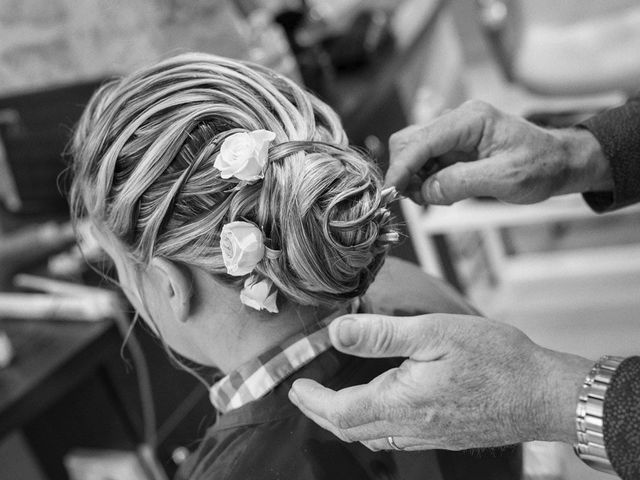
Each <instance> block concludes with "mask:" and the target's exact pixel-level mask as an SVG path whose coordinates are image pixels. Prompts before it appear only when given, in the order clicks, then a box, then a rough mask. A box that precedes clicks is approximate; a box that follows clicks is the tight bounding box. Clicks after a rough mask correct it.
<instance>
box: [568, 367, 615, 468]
mask: <svg viewBox="0 0 640 480" xmlns="http://www.w3.org/2000/svg"><path fill="white" fill-rule="evenodd" d="M623 360H624V358H623V357H612V356H607V355H605V356H604V357H602V358H600V360H598V361H597V362H596V364H595V365H594V366H593V368H592V369H591V371H590V372H589V374H588V375H587V377H586V378H585V380H584V383H583V385H582V389H581V390H580V397H579V399H578V407H577V408H576V430H577V435H578V442H577V443H576V444H574V446H573V448H574V450H575V452H576V454H577V455H578V457H580V459H581V460H582V461H583V462H584V463H586V464H587V465H589V466H590V467H591V468H595V469H596V470H600V471H602V472H606V473H613V474H615V471H614V470H613V467H612V466H611V462H610V461H609V457H608V456H607V451H606V449H605V446H604V433H603V411H604V397H605V395H606V393H607V389H608V388H609V384H610V383H611V378H612V377H613V373H614V372H615V371H616V369H617V368H618V366H619V365H620V363H622V361H623Z"/></svg>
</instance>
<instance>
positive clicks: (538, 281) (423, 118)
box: [0, 0, 640, 480]
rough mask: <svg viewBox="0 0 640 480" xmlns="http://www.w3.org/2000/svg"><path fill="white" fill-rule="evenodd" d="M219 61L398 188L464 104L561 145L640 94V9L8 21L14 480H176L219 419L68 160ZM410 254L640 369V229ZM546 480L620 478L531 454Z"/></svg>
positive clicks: (162, 12)
mask: <svg viewBox="0 0 640 480" xmlns="http://www.w3.org/2000/svg"><path fill="white" fill-rule="evenodd" d="M185 51H204V52H211V53H216V54H220V55H225V56H230V57H234V58H241V59H248V60H252V61H255V62H259V63H262V64H264V65H266V66H269V67H271V68H273V69H275V70H277V71H279V72H281V73H283V74H285V75H288V76H290V77H292V78H293V79H295V80H296V81H298V82H300V83H301V84H304V85H305V86H306V87H308V88H309V89H310V90H312V91H314V92H315V93H316V94H317V95H319V96H320V97H321V98H323V99H324V100H325V101H327V102H328V103H329V104H331V105H332V106H333V107H334V108H335V109H336V110H337V111H338V112H339V113H340V115H341V116H342V119H343V122H344V125H345V129H346V130H347V133H348V134H349V136H350V139H351V141H352V143H354V144H356V145H360V146H363V147H365V148H367V149H368V150H369V151H370V152H371V154H372V155H373V156H374V157H375V158H376V159H377V161H379V162H380V164H381V165H382V167H383V168H386V164H387V162H388V158H387V141H388V138H389V136H390V135H391V134H392V133H393V132H395V131H397V130H399V129H401V128H403V127H404V126H406V125H408V124H410V123H424V122H428V121H429V120H431V119H432V118H434V117H435V116H437V115H439V114H440V113H442V112H443V111H444V110H446V109H449V108H453V107H455V106H457V105H459V104H460V103H462V102H464V101H465V100H468V99H471V98H476V99H481V100H485V101H488V102H489V103H492V104H493V105H495V106H496V107H497V108H499V109H502V110H504V111H506V112H509V113H513V114H517V115H522V116H525V117H527V118H528V119H530V120H531V121H533V122H535V123H538V124H540V125H543V126H547V127H550V128H559V127H566V126H570V125H573V124H575V123H577V122H579V121H581V120H583V119H585V118H588V117H589V116H591V115H593V114H595V113H597V112H599V111H602V110H604V109H607V108H610V107H613V106H616V105H619V104H621V103H623V102H624V101H625V99H626V98H627V97H628V96H629V95H630V94H632V93H633V92H635V91H637V90H638V89H640V80H639V79H640V55H638V51H640V4H639V3H638V2H637V0H607V1H604V0H563V1H562V2H558V1H554V0H476V1H471V0H403V1H402V0H397V1H392V0H373V1H364V0H267V1H260V0H235V1H232V0H199V1H195V0H138V1H135V2H131V1H126V0H0V291H1V292H0V365H1V366H2V367H1V368H0V480H13V479H36V480H40V479H42V480H45V479H52V480H53V479H67V478H71V479H78V480H80V479H94V478H96V479H98V478H107V476H106V475H107V474H109V475H111V477H110V478H119V479H125V480H126V479H130V478H131V479H138V478H163V477H164V476H166V475H169V476H170V475H172V473H173V472H174V471H175V469H176V467H177V465H178V464H179V463H180V462H181V461H182V460H183V459H184V458H185V456H186V455H187V454H188V452H189V451H191V450H193V449H194V448H195V446H196V445H197V441H198V438H200V437H201V436H202V435H203V432H204V430H205V428H206V427H207V426H208V425H210V424H211V423H212V422H213V421H214V420H215V416H214V414H213V411H212V409H211V407H210V405H209V403H208V400H207V398H206V391H205V390H204V389H203V388H202V387H201V385H200V384H197V383H196V382H195V381H194V380H193V379H192V378H191V377H190V376H188V375H187V374H185V373H184V372H182V371H179V370H177V369H175V368H174V367H173V366H171V365H170V364H169V362H168V360H166V358H165V354H164V352H163V351H162V349H161V347H159V346H158V345H157V342H156V341H155V340H154V339H153V338H152V337H151V336H150V335H149V334H148V333H147V332H145V331H144V330H142V329H139V328H136V329H134V333H133V335H131V336H130V338H129V341H128V343H127V346H126V347H122V345H123V338H124V337H125V336H126V335H127V330H128V325H129V322H130V319H131V317H132V312H131V311H130V309H129V308H128V307H127V306H126V305H124V304H123V302H122V299H121V298H120V297H119V296H118V294H117V293H116V292H115V291H114V289H113V287H112V285H110V284H109V283H108V282H106V281H105V280H103V279H102V278H101V277H100V275H98V274H97V273H96V272H95V271H94V269H97V270H98V271H107V272H108V271H109V268H110V265H109V263H108V261H106V259H105V258H104V256H103V255H102V254H101V252H100V251H99V250H98V249H97V248H95V246H93V245H92V244H91V242H90V238H88V237H87V238H85V241H84V242H85V245H83V251H84V252H85V256H86V257H87V258H86V260H88V261H89V263H90V264H91V265H92V266H93V268H90V267H88V266H87V264H86V263H85V258H83V256H82V255H81V254H80V251H79V250H78V248H77V245H76V244H75V240H74V239H73V235H72V232H71V230H70V228H69V226H68V223H67V221H68V213H67V208H68V207H67V204H66V200H65V197H64V192H65V188H66V181H65V177H64V168H65V157H64V151H65V146H66V144H67V142H68V139H69V135H70V133H71V131H72V129H73V125H74V123H75V122H76V121H77V119H78V117H79V115H80V113H81V111H82V107H83V105H84V104H85V103H86V101H87V100H88V98H89V97H90V95H91V93H92V92H93V90H94V89H95V88H96V87H97V86H98V85H100V83H101V82H103V81H104V80H105V79H107V78H109V77H111V76H113V75H117V74H123V73H127V72H130V71H132V70H133V69H135V68H137V67H139V66H142V65H146V64H149V63H153V62H155V61H157V60H159V59H161V58H165V57H167V56H169V55H173V54H177V53H180V52H185ZM395 213H396V214H397V215H398V216H400V217H402V219H403V221H404V225H405V228H406V234H407V239H406V240H405V241H404V243H403V244H402V245H401V246H400V247H398V248H397V249H396V250H395V251H394V254H395V255H397V256H400V257H402V258H405V259H409V260H411V261H414V262H416V263H417V264H419V265H420V266H421V267H422V268H423V270H425V271H426V272H428V273H430V274H432V275H436V276H438V277H442V278H444V279H446V280H447V281H449V282H450V283H451V284H452V285H454V286H455V287H456V288H457V289H458V290H459V291H460V292H461V293H462V294H464V295H465V296H467V298H469V300H470V301H471V302H473V303H474V304H475V305H476V306H477V307H478V308H479V309H480V310H481V311H482V312H484V313H485V314H487V315H488V316H491V317H492V318H495V319H498V320H502V321H505V322H508V323H511V324H513V325H516V326H517V327H519V328H521V329H522V330H524V331H525V332H526V333H527V334H528V335H529V336H531V338H532V339H533V340H534V341H536V342H538V343H540V344H542V345H544V346H547V347H549V348H553V349H558V350H563V351H570V352H574V353H577V354H580V355H583V356H586V357H589V358H593V359H596V358H598V357H599V356H600V355H602V354H605V353H607V354H614V355H630V354H632V353H638V345H639V342H638V340H639V339H640V322H638V317H639V315H640V208H637V207H629V208H626V209H623V210H620V211H618V212H616V213H614V214H609V215H607V216H597V215H595V214H593V213H592V212H591V211H590V210H589V208H588V207H587V206H586V204H585V203H584V201H583V200H582V199H581V197H580V196H566V197H559V198H555V199H552V200H550V201H547V202H544V203H541V204H538V205H532V206H510V205H505V204H502V203H500V202H497V201H495V200H492V199H485V198H483V199H473V200H469V201H464V202H461V203H459V204H457V205H455V206H452V207H428V208H423V207H418V206H417V205H415V204H412V203H410V202H408V201H406V202H405V201H403V202H402V203H401V205H399V206H398V207H397V209H396V212H395ZM521 456H522V461H523V466H522V473H521V476H520V477H518V478H528V479H534V478H535V479H568V480H573V479H576V480H577V479H581V480H582V479H587V480H588V479H598V478H611V477H604V476H601V475H599V474H597V473H595V472H594V471H590V470H589V469H588V468H586V467H584V466H583V465H582V464H581V463H580V461H579V460H577V459H576V458H574V456H573V453H572V452H571V449H570V448H569V447H566V446H561V445H556V444H544V443H540V444H538V443H536V444H528V445H526V446H525V448H524V449H523V453H522V454H521Z"/></svg>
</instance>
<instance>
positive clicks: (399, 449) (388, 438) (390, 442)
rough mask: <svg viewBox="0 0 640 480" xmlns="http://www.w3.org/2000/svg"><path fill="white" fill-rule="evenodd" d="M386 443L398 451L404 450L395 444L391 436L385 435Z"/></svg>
mask: <svg viewBox="0 0 640 480" xmlns="http://www.w3.org/2000/svg"><path fill="white" fill-rule="evenodd" d="M387 443H388V444H389V446H390V447H391V448H393V449H394V450H398V451H402V450H404V448H400V447H399V446H398V445H396V442H395V440H394V439H393V437H387Z"/></svg>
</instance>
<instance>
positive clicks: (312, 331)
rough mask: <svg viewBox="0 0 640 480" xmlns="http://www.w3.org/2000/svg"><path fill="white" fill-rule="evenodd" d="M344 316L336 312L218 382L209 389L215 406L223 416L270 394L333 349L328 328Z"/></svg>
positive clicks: (341, 312)
mask: <svg viewBox="0 0 640 480" xmlns="http://www.w3.org/2000/svg"><path fill="white" fill-rule="evenodd" d="M345 313H347V312H346V310H344V309H341V310H339V311H337V312H334V313H333V314H332V315H330V316H329V317H327V318H325V319H323V320H321V321H320V322H318V323H317V324H316V325H314V326H313V327H310V328H307V329H306V331H304V332H300V333H297V334H295V335H293V336H291V337H289V338H288V339H287V340H285V341H284V343H282V344H280V345H277V346H275V347H273V348H271V349H269V350H267V351H266V352H264V353H263V354H261V355H260V356H258V357H256V358H254V359H252V360H249V361H248V362H246V363H244V364H243V365H241V366H240V367H239V368H238V369H237V370H234V371H233V372H231V373H229V374H228V375H226V376H225V377H223V378H221V379H220V380H218V381H217V382H216V383H214V384H213V386H212V387H211V388H210V389H209V399H210V400H211V403H212V404H213V406H214V407H215V408H216V410H218V412H219V413H221V414H224V413H227V412H229V411H231V410H234V409H236V408H239V407H241V406H243V405H245V404H247V403H249V402H251V401H253V400H257V399H259V398H261V397H263V396H264V395H266V394H267V393H269V392H270V391H271V390H273V389H274V388H275V387H276V386H277V385H278V384H279V383H281V382H282V381H283V380H284V379H285V378H287V377H288V376H289V375H291V374H292V373H294V372H295V371H297V370H299V369H300V368H302V367H303V366H305V365H306V364H308V363H309V362H310V361H311V360H313V359H314V358H316V357H317V356H318V355H320V354H321V353H323V352H324V351H326V350H328V349H329V348H330V347H331V340H330V339H329V331H328V329H327V327H328V326H329V323H331V321H332V320H333V319H334V318H337V317H338V316H340V315H344V314H345Z"/></svg>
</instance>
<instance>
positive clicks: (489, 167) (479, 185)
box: [386, 101, 613, 205]
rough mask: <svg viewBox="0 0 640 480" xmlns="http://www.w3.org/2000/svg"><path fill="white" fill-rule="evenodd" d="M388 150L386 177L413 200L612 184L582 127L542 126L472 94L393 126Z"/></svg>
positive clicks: (508, 198)
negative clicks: (435, 113) (434, 114)
mask: <svg viewBox="0 0 640 480" xmlns="http://www.w3.org/2000/svg"><path fill="white" fill-rule="evenodd" d="M390 150H391V159H390V166H389V170H388V172H387V177H386V183H387V184H388V185H394V186H396V187H397V188H398V191H399V192H400V193H404V194H405V195H407V196H409V197H411V198H412V199H413V200H414V201H416V202H418V203H430V204H442V205H448V204H451V203H454V202H457V201H459V200H462V199H464V198H468V197H474V196H489V197H495V198H497V199H499V200H502V201H505V202H510V203H521V204H524V203H535V202H539V201H542V200H545V199H547V198H549V197H552V196H554V195H561V194H565V193H578V192H580V193H581V192H588V191H608V190H611V189H612V188H613V182H612V179H611V171H610V167H609V162H608V161H607V159H606V157H605V156H604V154H603V152H602V149H601V147H600V144H599V143H598V141H597V140H596V138H595V137H594V136H593V134H591V133H590V132H589V131H588V130H584V129H577V128H576V129H574V128H568V129H560V130H548V129H543V128H540V127H538V126H536V125H534V124H532V123H529V122H527V121H525V120H524V119H522V118H520V117H516V116H511V115H507V114H505V113H503V112H500V111H499V110H496V109H495V108H493V107H491V106H490V105H487V104H486V103H483V102H478V101H470V102H467V103H465V104H463V105H462V106H460V107H458V108H457V109H455V110H452V111H450V112H448V113H445V114H444V115H442V116H441V117H439V118H436V119H435V120H433V121H432V122H431V123H429V124H427V125H422V126H418V125H413V126H410V127H407V128H405V129H404V130H401V131H399V132H397V133H395V134H394V135H393V136H392V137H391V139H390ZM433 172H436V173H433Z"/></svg>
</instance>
